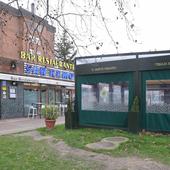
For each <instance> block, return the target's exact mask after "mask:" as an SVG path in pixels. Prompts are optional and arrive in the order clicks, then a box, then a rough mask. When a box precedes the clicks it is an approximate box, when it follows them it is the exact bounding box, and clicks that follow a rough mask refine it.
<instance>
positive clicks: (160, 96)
mask: <svg viewBox="0 0 170 170" xmlns="http://www.w3.org/2000/svg"><path fill="white" fill-rule="evenodd" d="M146 112H147V113H169V114H170V80H147V81H146Z"/></svg>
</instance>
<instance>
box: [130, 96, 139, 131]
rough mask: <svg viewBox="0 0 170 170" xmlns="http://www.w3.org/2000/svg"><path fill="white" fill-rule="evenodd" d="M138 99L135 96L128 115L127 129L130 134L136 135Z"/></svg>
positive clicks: (137, 127)
mask: <svg viewBox="0 0 170 170" xmlns="http://www.w3.org/2000/svg"><path fill="white" fill-rule="evenodd" d="M138 120H139V97H138V96H135V97H134V100H133V103H132V106H131V109H130V112H129V115H128V129H129V131H130V132H134V133H137V132H138V130H139V121H138Z"/></svg>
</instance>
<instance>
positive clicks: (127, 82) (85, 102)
mask: <svg viewBox="0 0 170 170" xmlns="http://www.w3.org/2000/svg"><path fill="white" fill-rule="evenodd" d="M132 75H133V74H132V73H114V74H102V75H101V74H100V75H85V76H78V77H77V81H76V82H77V83H76V84H77V90H78V113H79V124H80V125H81V126H99V127H102V126H103V127H104V126H109V127H121V128H127V123H128V111H129V106H130V104H131V102H132V97H133V83H132Z"/></svg>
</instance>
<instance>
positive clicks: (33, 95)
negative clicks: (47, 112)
mask: <svg viewBox="0 0 170 170" xmlns="http://www.w3.org/2000/svg"><path fill="white" fill-rule="evenodd" d="M37 102H38V90H32V89H24V110H25V114H27V113H28V110H29V107H30V106H31V105H34V106H36V103H37Z"/></svg>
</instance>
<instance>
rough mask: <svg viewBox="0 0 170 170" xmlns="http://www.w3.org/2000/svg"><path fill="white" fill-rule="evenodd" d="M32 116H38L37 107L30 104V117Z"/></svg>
mask: <svg viewBox="0 0 170 170" xmlns="http://www.w3.org/2000/svg"><path fill="white" fill-rule="evenodd" d="M30 116H31V117H32V118H34V117H35V116H37V108H36V107H34V106H30V107H29V111H28V117H30Z"/></svg>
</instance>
